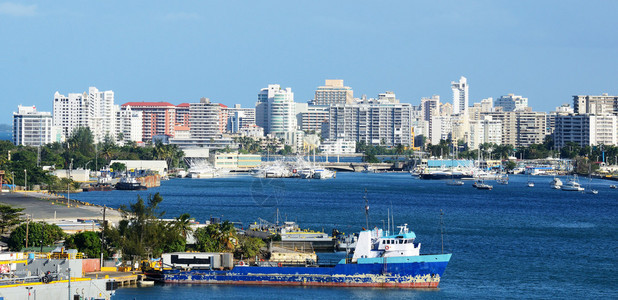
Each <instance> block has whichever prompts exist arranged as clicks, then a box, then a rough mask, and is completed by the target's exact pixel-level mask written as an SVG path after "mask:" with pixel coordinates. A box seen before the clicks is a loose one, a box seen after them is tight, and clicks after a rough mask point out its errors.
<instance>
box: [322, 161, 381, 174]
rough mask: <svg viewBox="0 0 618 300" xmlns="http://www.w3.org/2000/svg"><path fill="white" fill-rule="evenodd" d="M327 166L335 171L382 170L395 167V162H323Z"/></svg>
mask: <svg viewBox="0 0 618 300" xmlns="http://www.w3.org/2000/svg"><path fill="white" fill-rule="evenodd" d="M322 165H323V166H324V167H325V168H328V169H332V170H335V171H344V172H362V171H363V170H366V169H367V170H369V171H374V170H375V171H382V170H389V169H391V168H392V167H393V164H389V163H374V164H370V163H364V162H352V163H350V162H338V163H337V162H329V163H322Z"/></svg>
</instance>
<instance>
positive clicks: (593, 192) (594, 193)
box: [586, 189, 599, 195]
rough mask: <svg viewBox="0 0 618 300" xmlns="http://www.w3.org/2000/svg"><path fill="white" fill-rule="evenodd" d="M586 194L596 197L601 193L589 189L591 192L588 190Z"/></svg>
mask: <svg viewBox="0 0 618 300" xmlns="http://www.w3.org/2000/svg"><path fill="white" fill-rule="evenodd" d="M586 193H587V194H593V195H596V194H598V193H599V191H597V190H593V189H589V190H587V191H586Z"/></svg>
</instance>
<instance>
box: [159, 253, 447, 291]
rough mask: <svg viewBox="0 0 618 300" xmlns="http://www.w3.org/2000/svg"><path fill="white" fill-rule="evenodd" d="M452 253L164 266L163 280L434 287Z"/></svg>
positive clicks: (217, 282)
mask: <svg viewBox="0 0 618 300" xmlns="http://www.w3.org/2000/svg"><path fill="white" fill-rule="evenodd" d="M450 258H451V254H437V255H420V256H407V257H389V258H360V259H358V262H357V263H346V262H345V260H342V261H341V262H339V263H338V264H337V265H334V266H289V267H288V266H278V267H262V266H236V267H234V268H233V269H231V270H189V271H183V270H175V269H172V270H164V271H163V274H162V275H163V281H164V282H166V283H205V284H260V285H268V284H272V285H316V286H366V287H396V288H437V287H438V284H439V283H440V279H441V278H442V275H443V274H444V271H445V270H446V265H447V264H448V262H449V260H450Z"/></svg>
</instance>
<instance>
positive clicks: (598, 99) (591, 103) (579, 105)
mask: <svg viewBox="0 0 618 300" xmlns="http://www.w3.org/2000/svg"><path fill="white" fill-rule="evenodd" d="M573 110H574V111H575V113H576V114H582V115H583V114H593V115H605V114H613V115H618V96H609V95H608V94H607V93H604V94H602V95H600V96H590V95H587V96H573Z"/></svg>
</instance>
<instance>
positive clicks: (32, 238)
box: [8, 222, 66, 251]
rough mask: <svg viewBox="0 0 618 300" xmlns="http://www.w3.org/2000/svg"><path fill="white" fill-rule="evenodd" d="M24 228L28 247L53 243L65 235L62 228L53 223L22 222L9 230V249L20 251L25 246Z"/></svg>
mask: <svg viewBox="0 0 618 300" xmlns="http://www.w3.org/2000/svg"><path fill="white" fill-rule="evenodd" d="M26 228H27V231H28V246H29V247H40V246H41V245H43V246H45V245H53V244H54V243H55V242H57V241H59V240H62V239H64V238H65V236H66V235H65V233H64V232H63V231H62V229H61V228H60V227H58V225H55V224H47V223H45V222H29V223H23V224H21V225H19V226H18V227H17V228H15V230H13V232H11V235H10V236H9V240H8V245H9V249H11V250H12V251H21V249H23V248H24V247H25V246H26Z"/></svg>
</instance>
